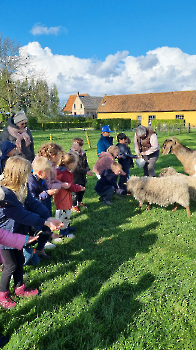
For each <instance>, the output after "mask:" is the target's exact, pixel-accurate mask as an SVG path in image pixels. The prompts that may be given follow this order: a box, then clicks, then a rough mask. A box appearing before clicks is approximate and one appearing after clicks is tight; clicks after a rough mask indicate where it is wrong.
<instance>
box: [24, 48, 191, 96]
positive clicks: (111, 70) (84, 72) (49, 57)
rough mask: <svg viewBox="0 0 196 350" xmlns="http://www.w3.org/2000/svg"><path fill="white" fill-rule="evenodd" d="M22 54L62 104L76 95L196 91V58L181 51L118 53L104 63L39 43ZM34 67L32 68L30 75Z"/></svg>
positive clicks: (159, 50)
mask: <svg viewBox="0 0 196 350" xmlns="http://www.w3.org/2000/svg"><path fill="white" fill-rule="evenodd" d="M20 53H21V54H28V55H30V56H32V57H33V58H34V60H33V61H34V67H36V69H38V70H39V71H42V72H44V73H43V74H44V76H42V78H44V79H46V80H47V81H48V84H49V85H50V84H53V83H55V84H56V85H57V88H58V91H59V97H60V99H61V100H62V101H66V100H67V99H68V97H69V95H71V94H76V93H77V91H79V92H82V93H88V94H89V95H91V96H103V95H104V94H107V95H112V94H131V93H144V92H163V91H177V90H196V55H188V54H186V53H184V52H182V51H181V50H180V49H178V48H170V47H160V48H157V49H155V50H152V51H148V52H147V53H146V55H145V56H140V57H134V56H130V55H129V53H128V51H123V52H117V53H116V54H115V55H108V56H107V57H106V58H105V60H104V61H95V60H93V59H91V58H88V59H81V58H78V57H75V56H66V55H65V56H63V55H54V54H53V53H52V52H51V50H50V48H48V47H46V48H44V49H43V48H42V47H41V46H40V44H39V43H38V42H31V43H29V44H28V45H27V46H24V47H22V48H21V49H20ZM34 67H33V66H32V67H29V70H28V72H30V73H29V74H32V72H33V71H34V69H35V68H34Z"/></svg>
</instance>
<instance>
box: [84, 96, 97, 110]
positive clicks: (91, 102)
mask: <svg viewBox="0 0 196 350" xmlns="http://www.w3.org/2000/svg"><path fill="white" fill-rule="evenodd" d="M79 97H80V100H81V102H82V104H83V106H84V108H96V109H97V108H98V107H99V104H100V102H101V100H102V97H96V96H79Z"/></svg>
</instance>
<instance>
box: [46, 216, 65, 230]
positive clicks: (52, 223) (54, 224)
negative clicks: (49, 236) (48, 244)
mask: <svg viewBox="0 0 196 350" xmlns="http://www.w3.org/2000/svg"><path fill="white" fill-rule="evenodd" d="M44 225H45V226H48V227H49V228H50V229H51V230H52V231H54V230H57V229H58V228H61V227H63V225H64V224H63V223H62V222H61V221H60V220H57V219H55V218H52V217H50V218H48V219H47V220H46V221H45V222H44Z"/></svg>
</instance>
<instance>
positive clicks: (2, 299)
mask: <svg viewBox="0 0 196 350" xmlns="http://www.w3.org/2000/svg"><path fill="white" fill-rule="evenodd" d="M0 305H1V307H2V308H4V309H11V308H12V307H15V306H16V303H15V301H13V300H12V299H11V298H10V290H8V291H7V292H0Z"/></svg>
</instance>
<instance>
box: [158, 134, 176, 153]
mask: <svg viewBox="0 0 196 350" xmlns="http://www.w3.org/2000/svg"><path fill="white" fill-rule="evenodd" d="M175 144H176V139H174V138H172V137H171V138H170V139H167V140H165V141H164V143H163V146H162V148H161V152H162V155H163V156H165V155H166V154H168V153H170V152H171V151H172V147H173V146H174V145H175Z"/></svg>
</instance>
